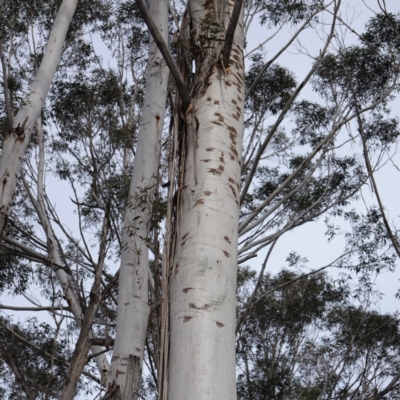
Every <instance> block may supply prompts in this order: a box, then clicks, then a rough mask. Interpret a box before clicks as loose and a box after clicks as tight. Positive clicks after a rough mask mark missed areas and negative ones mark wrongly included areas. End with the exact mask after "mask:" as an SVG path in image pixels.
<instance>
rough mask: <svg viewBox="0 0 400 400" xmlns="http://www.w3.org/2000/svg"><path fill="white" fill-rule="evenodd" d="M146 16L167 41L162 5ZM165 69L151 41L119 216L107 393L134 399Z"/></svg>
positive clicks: (145, 312) (145, 313)
mask: <svg viewBox="0 0 400 400" xmlns="http://www.w3.org/2000/svg"><path fill="white" fill-rule="evenodd" d="M150 11H151V15H152V17H153V20H154V22H155V23H156V25H157V27H158V29H159V31H160V32H161V35H162V36H163V39H164V41H165V42H166V43H167V42H168V3H167V2H166V1H165V0H152V1H151V6H150ZM168 77H169V71H168V68H167V66H166V64H165V62H164V61H163V59H162V56H161V53H160V52H159V51H158V49H157V46H156V44H155V43H154V41H153V40H152V39H151V40H150V47H149V64H148V72H147V80H146V92H145V93H146V94H145V100H144V105H143V114H142V120H141V125H140V131H139V135H138V143H137V148H136V156H135V160H134V167H133V175H132V179H131V185H130V192H129V201H128V205H127V208H126V212H125V217H124V230H123V239H122V243H123V248H122V255H121V267H120V274H119V294H118V317H117V333H116V338H115V345H114V351H113V357H112V362H111V371H110V374H109V378H108V393H109V395H108V397H107V398H112V399H136V398H137V391H138V389H139V387H140V379H141V370H142V365H143V357H144V348H145V343H146V332H147V325H148V318H149V314H150V308H149V305H148V290H149V288H148V279H149V277H148V269H149V254H148V247H147V242H146V239H147V238H148V237H149V233H150V232H149V228H150V222H151V217H152V211H153V204H154V203H153V201H154V195H155V192H156V191H157V185H158V182H157V173H158V163H159V151H160V140H161V133H162V127H163V122H164V112H165V105H166V98H167V89H168Z"/></svg>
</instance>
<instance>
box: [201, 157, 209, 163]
mask: <svg viewBox="0 0 400 400" xmlns="http://www.w3.org/2000/svg"><path fill="white" fill-rule="evenodd" d="M200 161H203V162H206V163H208V162H211V159H210V158H207V159H205V160H200Z"/></svg>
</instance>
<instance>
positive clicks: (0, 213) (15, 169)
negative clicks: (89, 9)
mask: <svg viewBox="0 0 400 400" xmlns="http://www.w3.org/2000/svg"><path fill="white" fill-rule="evenodd" d="M77 3H78V1H77V0H64V1H63V2H62V4H61V7H60V9H59V11H58V13H57V17H56V20H55V21H54V25H53V29H52V31H51V33H50V36H49V40H48V42H47V46H46V52H45V54H44V57H43V60H42V63H41V64H40V67H39V70H38V72H37V75H36V77H35V80H34V82H33V84H32V88H31V91H30V93H29V95H28V98H27V99H26V100H25V103H24V105H23V106H22V107H21V109H20V110H19V111H18V114H17V115H16V117H15V119H14V123H13V129H12V131H11V132H10V133H9V134H8V135H7V136H6V138H5V139H4V142H3V152H2V154H1V157H0V182H1V185H0V240H2V237H3V235H4V229H5V226H6V223H7V216H8V213H9V210H10V206H11V202H12V199H13V197H14V193H15V187H16V185H17V179H18V176H19V174H20V172H21V165H22V160H23V158H24V155H25V151H26V148H27V147H28V144H29V140H30V137H31V133H32V131H33V128H34V126H35V123H36V120H37V118H38V117H39V115H40V113H41V111H42V108H43V103H44V101H45V99H46V97H47V94H48V92H49V89H50V85H51V83H52V81H53V78H54V75H55V73H56V69H57V65H58V63H59V61H60V57H61V52H62V48H63V44H64V40H65V37H66V35H67V31H68V28H69V25H70V23H71V21H72V17H73V15H74V13H75V10H76V6H77Z"/></svg>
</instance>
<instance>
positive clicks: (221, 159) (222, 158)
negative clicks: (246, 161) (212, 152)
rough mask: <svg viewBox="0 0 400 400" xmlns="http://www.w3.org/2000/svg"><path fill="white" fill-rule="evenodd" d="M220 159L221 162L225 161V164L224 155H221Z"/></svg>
mask: <svg viewBox="0 0 400 400" xmlns="http://www.w3.org/2000/svg"><path fill="white" fill-rule="evenodd" d="M219 161H221V162H223V163H224V164H225V160H224V157H222V156H221V157H220V158H219Z"/></svg>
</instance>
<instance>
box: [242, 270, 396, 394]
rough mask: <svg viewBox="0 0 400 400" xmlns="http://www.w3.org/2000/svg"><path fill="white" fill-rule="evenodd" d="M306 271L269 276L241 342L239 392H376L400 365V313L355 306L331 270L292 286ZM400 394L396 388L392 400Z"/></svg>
mask: <svg viewBox="0 0 400 400" xmlns="http://www.w3.org/2000/svg"><path fill="white" fill-rule="evenodd" d="M299 277H300V275H299V274H296V273H293V272H289V271H287V270H283V271H282V272H281V273H279V274H278V275H277V276H275V277H272V276H271V275H266V276H265V277H264V278H263V280H262V286H261V288H260V290H259V292H258V294H257V296H256V298H255V305H254V307H253V311H252V314H251V315H250V316H249V318H248V319H247V321H246V322H245V324H244V326H243V327H242V330H241V332H240V336H239V338H238V341H237V350H238V351H237V362H238V366H239V371H240V373H239V376H238V398H239V399H240V400H250V399H273V400H280V399H282V400H283V399H299V400H312V399H313V400H314V399H316V398H321V399H324V400H328V399H337V400H339V399H343V400H345V399H348V398H357V399H359V398H360V399H361V398H364V397H360V396H361V393H363V396H365V397H368V396H370V395H371V394H373V393H376V391H377V390H380V389H381V387H382V385H384V384H385V382H386V380H387V379H390V376H393V375H395V374H396V372H397V369H398V367H399V366H400V358H399V356H398V351H397V349H398V346H399V344H400V325H399V324H400V320H399V318H398V316H397V315H391V314H380V313H378V312H377V311H375V310H368V309H365V308H363V307H362V306H356V305H353V304H352V303H351V296H350V291H349V286H347V285H344V286H343V285H341V286H339V285H338V284H336V283H335V282H333V281H331V280H330V279H328V278H327V276H326V275H324V274H316V275H313V276H309V277H305V278H302V279H300V280H297V281H296V282H295V283H291V284H290V285H286V286H285V284H288V283H290V282H291V281H293V280H294V279H295V278H299ZM249 279H252V278H251V277H249ZM274 288H276V289H275V290H273V289H274ZM398 395H399V392H398V389H397V388H396V389H395V390H394V391H393V392H392V393H390V394H389V395H388V397H387V398H388V399H396V398H397V396H398ZM319 396H321V397H319Z"/></svg>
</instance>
